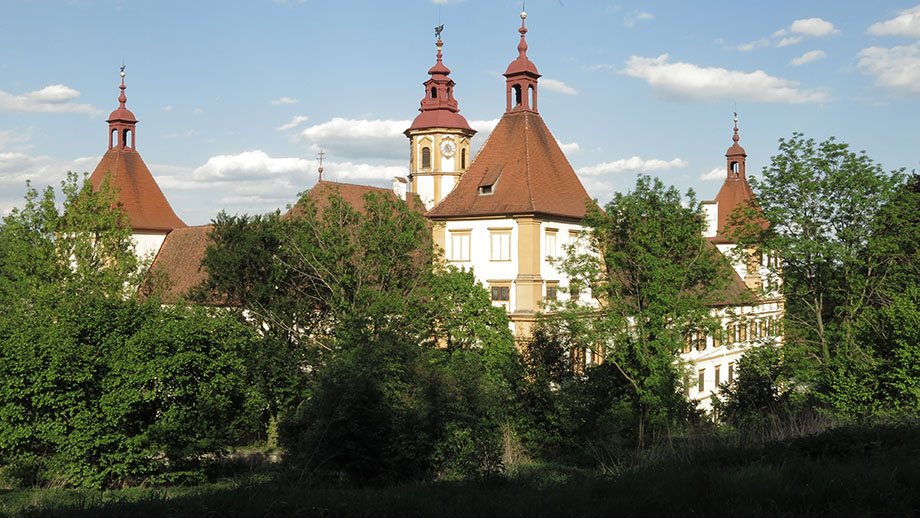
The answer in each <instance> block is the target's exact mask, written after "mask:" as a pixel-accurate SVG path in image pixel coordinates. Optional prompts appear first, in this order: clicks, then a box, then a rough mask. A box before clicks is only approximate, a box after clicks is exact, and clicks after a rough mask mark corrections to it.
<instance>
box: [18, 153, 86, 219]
mask: <svg viewBox="0 0 920 518" xmlns="http://www.w3.org/2000/svg"><path fill="white" fill-rule="evenodd" d="M100 158H101V157H98V156H95V157H83V158H77V159H74V160H56V159H54V158H52V157H50V156H47V155H40V156H32V155H30V154H28V153H23V152H19V151H13V152H2V151H0V213H3V215H5V214H8V213H9V211H10V210H11V209H12V208H13V207H15V206H19V207H21V206H22V205H23V197H24V196H25V194H26V180H29V181H30V182H32V186H33V187H35V188H36V189H38V190H39V191H41V190H43V189H44V188H45V187H47V186H49V185H53V186H54V187H55V189H56V190H57V188H58V186H59V184H60V182H61V180H63V179H64V178H65V177H66V176H67V171H74V172H77V173H86V172H91V171H92V170H93V169H95V167H96V164H98V163H99V160H100ZM58 197H59V199H60V191H59V190H58Z"/></svg>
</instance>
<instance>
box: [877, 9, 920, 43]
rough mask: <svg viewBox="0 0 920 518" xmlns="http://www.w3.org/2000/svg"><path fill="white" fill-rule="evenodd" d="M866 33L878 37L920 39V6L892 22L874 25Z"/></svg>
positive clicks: (900, 15)
mask: <svg viewBox="0 0 920 518" xmlns="http://www.w3.org/2000/svg"><path fill="white" fill-rule="evenodd" d="M866 32H868V33H869V34H874V35H876V36H907V37H910V38H920V5H918V6H916V7H912V8H910V9H905V10H903V11H901V12H900V13H898V16H897V17H896V18H892V19H891V20H885V21H884V22H878V23H873V24H872V25H870V26H869V29H868V30H867V31H866Z"/></svg>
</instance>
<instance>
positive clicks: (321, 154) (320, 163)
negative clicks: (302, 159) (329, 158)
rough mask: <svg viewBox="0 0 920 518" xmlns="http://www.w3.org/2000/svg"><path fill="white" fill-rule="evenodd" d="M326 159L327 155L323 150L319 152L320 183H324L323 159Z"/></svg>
mask: <svg viewBox="0 0 920 518" xmlns="http://www.w3.org/2000/svg"><path fill="white" fill-rule="evenodd" d="M324 158H326V153H324V152H323V150H322V149H320V150H319V153H318V154H317V160H319V181H320V182H322V181H323V159H324Z"/></svg>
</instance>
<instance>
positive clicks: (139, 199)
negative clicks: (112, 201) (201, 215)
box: [90, 148, 186, 231]
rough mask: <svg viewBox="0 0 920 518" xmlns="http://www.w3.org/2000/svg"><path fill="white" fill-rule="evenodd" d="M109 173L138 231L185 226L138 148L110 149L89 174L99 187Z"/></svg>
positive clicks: (94, 184)
mask: <svg viewBox="0 0 920 518" xmlns="http://www.w3.org/2000/svg"><path fill="white" fill-rule="evenodd" d="M107 174H111V180H110V181H111V182H112V183H113V184H114V185H115V187H116V189H118V200H119V201H120V202H121V203H122V205H123V208H124V211H125V215H127V216H128V218H129V219H130V221H131V226H132V227H134V229H135V230H164V231H168V230H172V229H174V228H181V227H185V226H186V225H185V223H183V222H182V220H181V219H179V217H178V216H176V213H175V212H173V210H172V207H170V206H169V202H168V201H166V196H163V191H161V190H160V186H159V185H157V182H156V180H154V179H153V175H152V174H150V170H149V169H147V165H146V164H144V160H143V159H142V158H141V156H140V155H139V154H138V152H137V151H135V150H133V149H128V148H115V149H110V150H108V151H107V152H106V153H105V155H103V156H102V160H100V161H99V165H97V166H96V169H95V170H94V171H93V174H92V176H90V181H91V182H92V184H93V188H94V189H99V187H100V186H101V185H102V181H103V180H104V179H105V177H106V175H107Z"/></svg>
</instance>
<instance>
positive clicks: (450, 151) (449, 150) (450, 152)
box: [441, 140, 457, 158]
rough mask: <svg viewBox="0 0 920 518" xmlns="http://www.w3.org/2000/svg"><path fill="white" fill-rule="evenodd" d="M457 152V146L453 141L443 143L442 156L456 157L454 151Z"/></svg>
mask: <svg viewBox="0 0 920 518" xmlns="http://www.w3.org/2000/svg"><path fill="white" fill-rule="evenodd" d="M456 150H457V146H456V145H455V144H454V143H453V141H450V140H445V141H444V142H442V143H441V154H442V155H444V156H446V157H447V158H450V157H452V156H454V151H456Z"/></svg>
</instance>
